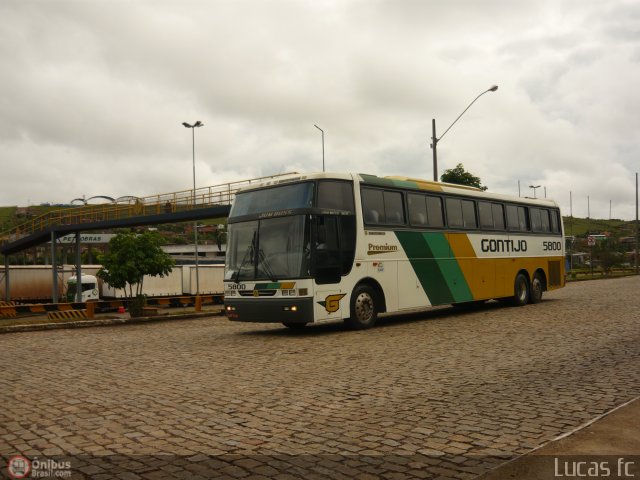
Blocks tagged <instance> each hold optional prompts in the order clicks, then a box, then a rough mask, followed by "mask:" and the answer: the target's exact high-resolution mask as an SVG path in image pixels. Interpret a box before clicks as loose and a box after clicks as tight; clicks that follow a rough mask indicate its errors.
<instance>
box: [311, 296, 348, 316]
mask: <svg viewBox="0 0 640 480" xmlns="http://www.w3.org/2000/svg"><path fill="white" fill-rule="evenodd" d="M345 295H346V293H337V294H335V295H329V296H327V298H325V299H324V300H323V301H321V302H318V304H320V305H322V306H323V307H324V309H325V310H326V311H327V312H329V313H334V312H337V311H338V310H340V300H342V298H343V297H344V296H345Z"/></svg>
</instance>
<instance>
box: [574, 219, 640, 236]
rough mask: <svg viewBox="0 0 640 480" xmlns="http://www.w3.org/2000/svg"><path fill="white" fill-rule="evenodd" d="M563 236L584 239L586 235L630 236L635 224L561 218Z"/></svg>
mask: <svg viewBox="0 0 640 480" xmlns="http://www.w3.org/2000/svg"><path fill="white" fill-rule="evenodd" d="M563 221H564V233H565V235H573V236H576V237H584V236H586V235H587V234H594V235H595V234H602V233H605V232H609V233H611V234H612V235H613V236H614V237H626V236H632V235H633V234H634V232H635V222H629V221H624V220H617V219H612V220H602V219H595V218H575V217H573V218H571V217H563Z"/></svg>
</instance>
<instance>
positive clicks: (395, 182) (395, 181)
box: [238, 172, 558, 207]
mask: <svg viewBox="0 0 640 480" xmlns="http://www.w3.org/2000/svg"><path fill="white" fill-rule="evenodd" d="M354 178H358V179H359V180H360V182H361V183H362V184H365V185H375V186H380V187H387V188H401V189H404V190H419V191H431V192H434V193H436V192H440V193H452V194H455V195H464V196H469V197H477V198H478V199H480V198H482V199H485V200H496V201H503V202H514V203H524V204H530V205H538V206H546V207H558V204H557V202H555V201H554V200H550V199H546V198H530V197H516V196H513V195H504V194H500V193H491V192H486V191H484V190H481V189H479V188H476V187H471V186H467V185H458V184H454V183H446V182H434V181H432V180H422V179H419V178H410V177H403V176H386V177H379V176H377V175H370V174H365V173H345V172H339V173H336V172H314V173H305V174H291V175H284V176H281V177H278V178H276V179H273V180H268V181H265V182H260V183H256V184H254V185H248V186H246V187H243V188H241V189H240V190H238V193H242V192H246V191H250V190H256V189H260V188H268V187H275V186H278V185H282V184H286V183H296V182H303V181H308V180H319V179H333V180H353V179H354Z"/></svg>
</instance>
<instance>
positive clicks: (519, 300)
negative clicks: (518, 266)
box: [511, 273, 531, 307]
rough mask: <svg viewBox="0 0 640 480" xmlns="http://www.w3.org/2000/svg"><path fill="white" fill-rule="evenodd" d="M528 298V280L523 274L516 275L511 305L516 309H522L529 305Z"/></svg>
mask: <svg viewBox="0 0 640 480" xmlns="http://www.w3.org/2000/svg"><path fill="white" fill-rule="evenodd" d="M530 296H531V292H530V287H529V279H528V278H527V276H526V275H525V274H524V273H519V274H518V275H516V281H515V282H514V285H513V298H512V299H511V304H512V305H514V306H516V307H523V306H524V305H526V304H527V303H529V298H530Z"/></svg>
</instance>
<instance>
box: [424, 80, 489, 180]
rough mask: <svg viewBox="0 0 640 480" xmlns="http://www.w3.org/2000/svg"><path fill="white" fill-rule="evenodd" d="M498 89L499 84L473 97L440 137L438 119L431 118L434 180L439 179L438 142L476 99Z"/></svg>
mask: <svg viewBox="0 0 640 480" xmlns="http://www.w3.org/2000/svg"><path fill="white" fill-rule="evenodd" d="M496 90H498V86H497V85H494V86H492V87H491V88H489V89H488V90H485V91H484V92H482V93H481V94H480V95H478V96H477V97H476V98H474V99H473V102H471V103H470V104H469V106H468V107H467V108H465V109H464V110H463V111H462V113H461V114H460V115H458V118H456V119H455V120H454V121H453V123H452V124H451V125H449V128H447V129H446V130H445V131H444V133H443V134H442V135H440V138H438V137H437V136H436V119H435V118H433V119H431V130H432V134H433V136H432V137H431V141H432V142H431V148H432V149H433V181H434V182H437V181H438V152H437V147H438V142H439V141H440V140H442V137H444V136H445V135H446V133H447V132H448V131H449V130H450V129H451V127H453V125H454V124H455V123H456V122H457V121H458V120H460V117H461V116H462V115H464V114H465V112H466V111H467V110H469V109H470V108H471V105H473V104H474V103H475V102H476V100H478V99H479V98H480V97H481V96H482V95H484V94H485V93H488V92H495V91H496Z"/></svg>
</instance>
